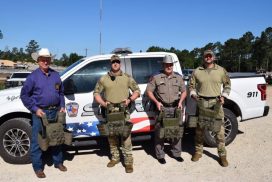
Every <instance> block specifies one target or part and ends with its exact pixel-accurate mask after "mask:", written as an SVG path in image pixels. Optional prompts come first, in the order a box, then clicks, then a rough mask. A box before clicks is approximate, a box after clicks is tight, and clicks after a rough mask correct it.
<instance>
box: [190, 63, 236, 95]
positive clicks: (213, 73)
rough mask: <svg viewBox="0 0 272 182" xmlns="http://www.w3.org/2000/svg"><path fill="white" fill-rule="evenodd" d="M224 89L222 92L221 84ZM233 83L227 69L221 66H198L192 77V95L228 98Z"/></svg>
mask: <svg viewBox="0 0 272 182" xmlns="http://www.w3.org/2000/svg"><path fill="white" fill-rule="evenodd" d="M222 85H223V90H222V94H221V86H222ZM230 89H231V83H230V78H229V75H228V73H227V71H226V70H225V69H224V68H222V67H221V66H219V65H217V64H214V67H213V68H204V67H203V66H200V67H198V68H197V69H196V70H195V71H194V72H193V73H192V77H191V79H190V84H189V90H190V95H198V96H203V97H217V96H220V95H222V96H224V97H226V98H228V96H229V94H230Z"/></svg>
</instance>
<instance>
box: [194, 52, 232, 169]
mask: <svg viewBox="0 0 272 182" xmlns="http://www.w3.org/2000/svg"><path fill="white" fill-rule="evenodd" d="M214 59H215V55H214V53H213V52H212V51H211V50H206V51H205V52H204V63H203V65H202V66H200V67H198V68H197V69H196V70H195V71H194V72H193V74H192V77H191V80H190V84H189V90H190V96H191V97H192V98H194V99H195V100H196V101H197V103H198V104H197V105H198V113H199V114H198V124H197V127H196V135H195V154H194V155H193V157H192V161H198V160H199V158H201V157H202V153H203V140H204V130H205V129H208V130H210V131H213V132H214V133H215V139H216V143H217V150H218V155H219V158H220V161H219V162H220V164H221V165H222V166H223V167H227V166H228V161H227V152H226V149H225V136H224V133H225V129H224V112H223V107H222V105H223V104H224V99H225V98H228V96H229V94H230V89H231V83H230V79H229V76H228V73H227V72H226V70H225V69H224V68H222V67H221V66H219V65H217V64H215V63H214ZM222 85H223V90H222V93H221V86H222ZM216 126H217V127H216Z"/></svg>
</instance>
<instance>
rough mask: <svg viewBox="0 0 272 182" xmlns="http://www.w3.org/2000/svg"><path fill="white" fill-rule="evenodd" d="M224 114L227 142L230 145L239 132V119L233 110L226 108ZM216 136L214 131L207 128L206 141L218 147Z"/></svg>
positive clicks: (207, 143) (211, 145)
mask: <svg viewBox="0 0 272 182" xmlns="http://www.w3.org/2000/svg"><path fill="white" fill-rule="evenodd" d="M224 114H225V116H224V127H225V144H226V145H228V144H230V143H231V142H232V141H233V140H234V139H235V137H236V135H237V133H238V121H237V118H236V116H235V114H233V112H232V111H231V110H229V109H226V108H224ZM214 137H215V133H214V132H210V131H208V130H205V132H204V142H205V144H206V145H207V146H210V147H217V144H216V141H215V138H214Z"/></svg>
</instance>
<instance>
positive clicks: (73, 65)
mask: <svg viewBox="0 0 272 182" xmlns="http://www.w3.org/2000/svg"><path fill="white" fill-rule="evenodd" d="M83 60H84V59H80V60H78V61H76V62H74V63H73V64H71V65H70V66H68V67H67V68H66V69H65V70H63V71H62V72H61V73H60V76H62V75H64V74H65V73H67V72H68V71H69V70H71V69H72V68H74V67H75V66H76V65H78V64H79V63H81V62H82V61H83Z"/></svg>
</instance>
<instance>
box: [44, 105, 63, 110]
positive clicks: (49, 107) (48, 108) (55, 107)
mask: <svg viewBox="0 0 272 182" xmlns="http://www.w3.org/2000/svg"><path fill="white" fill-rule="evenodd" d="M58 107H59V106H56V105H55V106H46V107H40V108H41V109H44V110H55V109H58Z"/></svg>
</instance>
